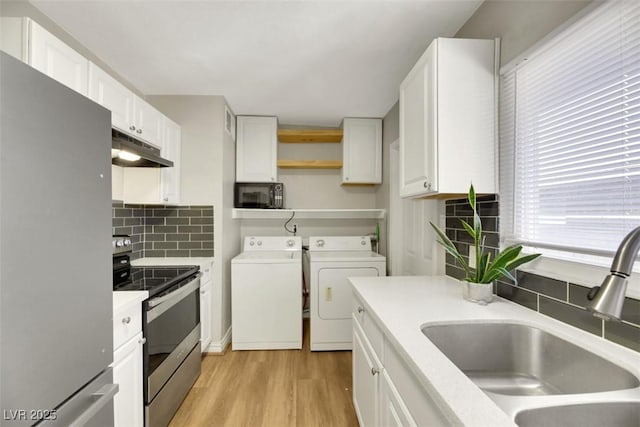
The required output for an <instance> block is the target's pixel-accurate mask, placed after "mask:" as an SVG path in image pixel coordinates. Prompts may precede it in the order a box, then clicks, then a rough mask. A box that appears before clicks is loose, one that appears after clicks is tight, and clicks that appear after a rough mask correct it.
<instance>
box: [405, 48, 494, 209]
mask: <svg viewBox="0 0 640 427" xmlns="http://www.w3.org/2000/svg"><path fill="white" fill-rule="evenodd" d="M495 68H496V65H495V44H494V41H493V40H472V39H447V38H438V39H436V40H434V41H433V42H432V43H431V45H430V46H429V48H428V49H427V50H426V52H425V53H424V54H423V55H422V57H421V58H420V59H419V60H418V62H417V63H416V65H415V66H414V67H413V69H412V70H411V71H410V72H409V74H408V75H407V77H406V78H405V79H404V81H403V82H402V83H401V85H400V196H401V197H419V196H441V195H445V196H446V195H464V194H466V193H467V191H468V189H469V184H470V183H471V182H473V184H474V186H475V188H476V192H478V193H495V192H496V171H495V154H496V153H495V146H496V142H495V109H496V104H495Z"/></svg>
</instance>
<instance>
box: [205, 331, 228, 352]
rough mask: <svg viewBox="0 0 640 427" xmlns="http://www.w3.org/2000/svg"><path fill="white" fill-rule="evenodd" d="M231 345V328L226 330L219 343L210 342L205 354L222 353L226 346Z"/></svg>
mask: <svg viewBox="0 0 640 427" xmlns="http://www.w3.org/2000/svg"><path fill="white" fill-rule="evenodd" d="M229 344H231V326H229V329H227V332H226V333H225V334H224V336H223V337H222V339H221V340H220V341H212V342H211V344H209V347H207V350H206V352H207V353H223V352H224V350H225V349H226V348H227V346H228V345H229Z"/></svg>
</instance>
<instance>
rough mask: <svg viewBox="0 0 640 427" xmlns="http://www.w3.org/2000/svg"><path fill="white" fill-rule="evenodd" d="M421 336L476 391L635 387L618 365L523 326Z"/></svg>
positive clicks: (457, 327)
mask: <svg viewBox="0 0 640 427" xmlns="http://www.w3.org/2000/svg"><path fill="white" fill-rule="evenodd" d="M422 333H423V334H424V335H425V336H426V337H427V338H429V339H430V340H431V341H432V342H433V344H435V345H436V346H437V347H438V348H439V349H440V350H441V351H442V352H443V353H444V354H445V355H446V356H447V357H448V358H449V359H450V360H451V361H452V362H453V363H454V364H455V365H456V366H457V367H458V368H460V370H462V371H463V372H464V373H465V374H466V375H467V376H468V377H469V378H470V379H471V380H472V381H473V382H474V383H475V384H476V385H478V387H480V388H481V389H483V390H484V391H487V392H491V393H496V394H501V395H512V396H536V395H560V394H574V393H596V392H605V391H613V390H623V389H630V388H635V387H638V386H639V385H640V381H638V378H636V377H635V376H634V375H633V374H631V373H630V372H629V371H627V370H625V369H623V368H621V367H619V366H618V365H616V364H614V363H612V362H609V361H608V360H606V359H604V358H602V357H600V356H598V355H596V354H594V353H591V352H590V351H588V350H585V349H584V348H582V347H578V346H577V345H574V344H572V343H570V342H568V341H565V340H563V339H561V338H558V337H556V336H555V335H552V334H550V333H548V332H545V331H543V330H541V329H538V328H534V327H530V326H526V325H520V324H515V323H451V324H440V325H428V326H425V327H423V328H422ZM565 408H566V407H565ZM522 414H524V412H523V413H522ZM523 416H524V415H523ZM527 425H529V424H527ZM531 425H533V424H531ZM548 425H551V424H548ZM635 426H636V427H638V423H636V424H635Z"/></svg>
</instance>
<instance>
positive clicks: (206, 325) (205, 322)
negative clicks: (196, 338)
mask: <svg viewBox="0 0 640 427" xmlns="http://www.w3.org/2000/svg"><path fill="white" fill-rule="evenodd" d="M211 304H212V301H211V282H207V283H205V284H204V286H203V287H201V288H200V343H201V346H202V352H203V353H206V351H207V348H208V347H209V344H211Z"/></svg>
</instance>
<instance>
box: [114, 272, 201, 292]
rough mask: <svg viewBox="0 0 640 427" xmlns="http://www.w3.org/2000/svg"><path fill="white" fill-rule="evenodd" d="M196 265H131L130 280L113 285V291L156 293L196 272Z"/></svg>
mask: <svg viewBox="0 0 640 427" xmlns="http://www.w3.org/2000/svg"><path fill="white" fill-rule="evenodd" d="M198 269H199V267H198V266H197V265H186V266H185V265H181V266H163V267H131V275H130V276H129V277H130V279H131V280H129V281H127V282H124V283H121V284H119V285H115V286H114V288H113V290H114V291H148V292H149V297H152V296H154V295H158V294H159V293H162V292H164V291H165V290H167V289H169V288H171V287H173V286H175V285H177V284H179V283H180V282H182V281H183V280H185V279H187V278H189V277H191V276H193V275H194V274H196V273H197V272H198Z"/></svg>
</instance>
